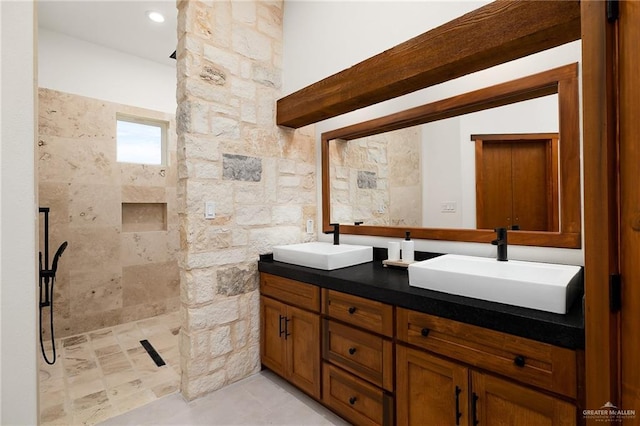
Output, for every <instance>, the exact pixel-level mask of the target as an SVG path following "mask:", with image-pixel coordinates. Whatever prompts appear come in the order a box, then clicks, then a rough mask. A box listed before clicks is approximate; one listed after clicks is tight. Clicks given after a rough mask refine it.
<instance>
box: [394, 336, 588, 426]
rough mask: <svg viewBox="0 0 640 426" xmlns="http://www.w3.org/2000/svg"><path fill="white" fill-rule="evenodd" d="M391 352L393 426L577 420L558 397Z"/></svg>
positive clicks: (562, 425)
mask: <svg viewBox="0 0 640 426" xmlns="http://www.w3.org/2000/svg"><path fill="white" fill-rule="evenodd" d="M396 351H397V370H398V371H397V377H398V383H397V391H396V401H397V424H398V425H425V424H434V425H518V426H521V425H522V426H538V425H558V426H569V425H575V424H576V407H575V406H574V405H573V404H570V403H568V402H565V401H563V400H561V399H559V398H554V397H552V396H549V395H545V394H543V393H541V392H538V391H534V390H532V389H528V388H526V387H524V386H520V385H517V384H514V383H512V382H509V381H506V380H503V379H499V378H497V377H495V376H492V375H490V374H486V373H481V372H479V371H475V370H473V369H469V368H467V367H465V366H463V365H461V364H458V363H456V362H453V361H448V360H445V359H442V358H440V357H438V356H435V355H431V354H429V353H428V352H426V351H422V350H418V349H412V348H408V347H405V346H404V345H402V344H399V345H398V346H397V349H396Z"/></svg>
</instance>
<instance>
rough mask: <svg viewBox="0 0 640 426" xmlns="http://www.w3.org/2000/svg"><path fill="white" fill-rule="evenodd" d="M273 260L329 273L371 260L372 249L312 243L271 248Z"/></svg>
mask: <svg viewBox="0 0 640 426" xmlns="http://www.w3.org/2000/svg"><path fill="white" fill-rule="evenodd" d="M273 259H274V260H277V261H279V262H286V263H292V264H294V265H299V266H308V267H309V268H316V269H324V270H325V271H331V270H333V269H338V268H346V267H347V266H354V265H359V264H361V263H367V262H371V261H372V260H373V247H369V246H356V245H351V244H340V245H337V246H334V245H333V244H331V243H323V242H320V241H314V242H310V243H301V244H290V245H286V246H275V247H273Z"/></svg>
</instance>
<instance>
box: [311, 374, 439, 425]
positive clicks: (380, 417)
mask: <svg viewBox="0 0 640 426" xmlns="http://www.w3.org/2000/svg"><path fill="white" fill-rule="evenodd" d="M322 401H323V402H324V403H325V404H326V405H327V406H329V407H331V408H332V409H333V410H335V411H336V412H337V413H339V414H340V415H341V416H343V417H344V418H346V419H347V420H349V421H350V422H352V423H354V424H356V425H371V426H374V425H389V426H391V425H393V398H392V397H391V396H390V395H389V394H388V393H386V392H384V391H383V390H382V389H380V388H378V387H376V386H373V385H371V384H369V383H367V382H366V381H364V380H362V379H359V378H358V377H357V376H354V375H353V374H349V373H347V372H345V371H343V370H341V369H339V368H337V367H334V366H333V365H331V364H329V363H324V364H323V391H322ZM426 424H428V423H426Z"/></svg>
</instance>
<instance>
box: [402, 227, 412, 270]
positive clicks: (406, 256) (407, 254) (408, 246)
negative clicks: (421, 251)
mask: <svg viewBox="0 0 640 426" xmlns="http://www.w3.org/2000/svg"><path fill="white" fill-rule="evenodd" d="M413 249H414V246H413V241H412V240H411V232H409V231H406V232H405V237H404V241H402V261H403V262H405V263H411V262H413Z"/></svg>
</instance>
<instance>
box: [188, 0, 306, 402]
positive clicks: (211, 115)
mask: <svg viewBox="0 0 640 426" xmlns="http://www.w3.org/2000/svg"><path fill="white" fill-rule="evenodd" d="M282 13H283V2H282V1H242V2H240V1H233V2H229V1H226V2H223V1H215V2H211V1H206V2H205V1H195V0H194V1H186V0H184V1H179V2H178V50H177V52H178V60H177V66H178V115H177V122H178V164H179V180H178V198H179V200H180V207H179V215H180V226H181V229H180V237H181V244H182V251H181V260H180V261H181V276H180V282H181V286H182V290H181V297H182V300H181V302H182V309H181V311H182V314H183V320H182V328H181V336H180V353H181V365H182V385H181V389H182V393H183V395H184V396H185V397H186V398H188V399H193V398H196V397H198V396H200V395H203V394H205V393H207V392H210V391H212V390H215V389H218V388H220V387H222V386H224V385H226V384H228V383H231V382H235V381H237V380H239V379H241V378H243V377H245V376H248V375H250V374H252V373H255V372H257V371H259V369H260V348H259V346H260V344H259V343H260V319H259V314H260V306H259V290H258V269H257V262H258V255H259V254H262V253H268V252H271V251H272V247H273V246H274V245H276V244H288V243H296V242H300V241H304V240H315V239H316V238H317V236H316V235H314V234H306V233H305V226H304V224H305V222H306V220H307V219H313V220H314V222H315V223H316V224H317V220H316V207H317V206H316V147H315V140H314V129H313V127H309V128H305V129H301V130H297V131H293V130H288V129H284V128H278V126H276V124H275V106H276V100H277V99H278V98H279V97H281V89H280V88H281V78H282V77H281V73H282V72H281V69H282V68H281V63H282V57H281V55H282ZM204 200H210V201H214V202H215V204H216V217H215V219H211V220H206V219H204V218H203V208H204V203H203V201H204Z"/></svg>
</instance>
